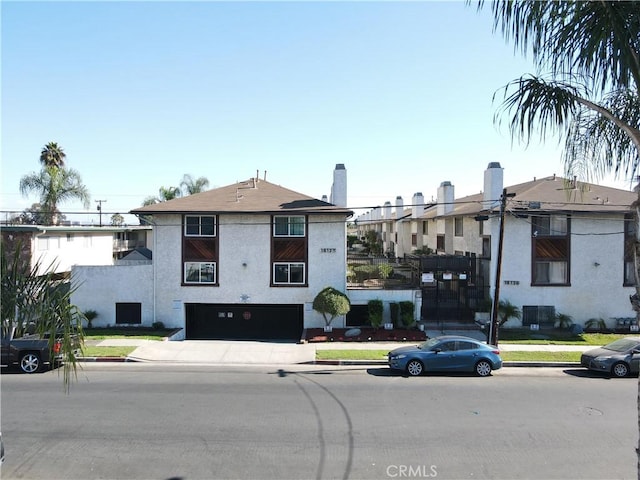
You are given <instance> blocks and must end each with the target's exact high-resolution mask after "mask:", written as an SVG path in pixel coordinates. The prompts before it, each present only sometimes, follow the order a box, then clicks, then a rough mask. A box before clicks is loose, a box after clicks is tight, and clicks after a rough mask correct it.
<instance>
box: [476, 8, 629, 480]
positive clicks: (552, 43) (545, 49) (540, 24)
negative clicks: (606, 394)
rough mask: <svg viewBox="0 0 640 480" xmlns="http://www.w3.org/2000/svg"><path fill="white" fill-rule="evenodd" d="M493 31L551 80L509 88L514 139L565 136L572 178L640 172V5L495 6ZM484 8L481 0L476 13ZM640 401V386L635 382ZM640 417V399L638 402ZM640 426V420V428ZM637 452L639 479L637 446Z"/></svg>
mask: <svg viewBox="0 0 640 480" xmlns="http://www.w3.org/2000/svg"><path fill="white" fill-rule="evenodd" d="M490 5H491V10H492V12H493V17H494V29H500V30H501V31H502V34H503V35H504V36H505V38H506V39H507V40H511V41H513V43H514V47H515V48H516V49H521V50H522V51H523V52H525V53H526V52H529V51H530V52H531V53H532V54H533V59H534V61H535V63H536V64H537V67H538V68H539V69H540V70H541V71H546V72H548V78H543V77H540V76H535V75H527V76H523V77H521V78H520V79H517V80H514V81H512V82H510V83H509V84H507V85H506V86H505V87H504V90H503V91H504V99H503V103H502V107H501V108H500V109H499V111H498V113H497V115H496V121H497V122H498V123H499V119H500V117H501V116H502V115H503V114H505V113H506V114H507V115H508V117H510V121H509V127H510V130H511V134H512V136H513V137H514V138H516V139H519V140H521V141H524V142H525V143H527V142H528V141H529V139H530V138H531V136H532V135H533V134H534V132H536V131H537V132H538V134H539V135H540V138H541V139H543V140H544V138H545V137H546V135H547V134H559V135H560V137H561V138H564V141H565V148H564V152H563V161H564V164H565V171H566V174H567V175H566V176H567V178H572V177H573V175H574V174H575V175H576V176H580V179H585V180H589V176H590V175H592V174H593V175H595V176H601V175H602V174H604V173H610V172H613V173H614V174H615V175H616V176H625V177H627V178H635V177H636V176H637V174H638V169H639V168H640V34H639V32H640V7H639V6H638V3H637V2H625V1H604V0H602V1H597V2H596V1H589V2H585V1H580V0H565V1H547V2H541V1H537V0H519V1H517V2H515V1H509V0H496V1H494V2H491V3H490ZM483 6H484V1H483V0H480V3H479V4H478V8H482V7H483ZM637 192H638V201H636V202H634V204H633V206H632V207H633V209H634V217H635V218H634V220H635V231H636V240H635V245H634V253H635V263H636V265H635V266H636V268H635V272H636V282H635V283H636V293H635V295H634V296H633V297H632V299H631V300H632V301H631V304H632V308H633V309H634V310H635V312H636V315H637V316H638V317H639V318H640V271H639V270H640V188H638V189H637ZM638 398H639V399H640V380H639V383H638ZM638 418H639V419H640V401H638ZM639 428H640V422H639ZM638 447H639V448H637V449H636V452H637V471H638V478H640V441H639V444H638Z"/></svg>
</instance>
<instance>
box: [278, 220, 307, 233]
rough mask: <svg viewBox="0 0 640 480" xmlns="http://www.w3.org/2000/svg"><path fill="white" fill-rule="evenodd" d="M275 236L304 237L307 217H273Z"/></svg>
mask: <svg viewBox="0 0 640 480" xmlns="http://www.w3.org/2000/svg"><path fill="white" fill-rule="evenodd" d="M273 235H274V236H275V237H304V236H305V217H303V216H299V217H273Z"/></svg>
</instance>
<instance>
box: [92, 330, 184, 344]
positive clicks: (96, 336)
mask: <svg viewBox="0 0 640 480" xmlns="http://www.w3.org/2000/svg"><path fill="white" fill-rule="evenodd" d="M171 332H172V330H167V329H154V328H85V329H83V333H84V339H85V341H86V340H106V339H110V338H131V337H135V338H136V339H140V340H162V339H163V338H165V337H168V336H169V335H171Z"/></svg>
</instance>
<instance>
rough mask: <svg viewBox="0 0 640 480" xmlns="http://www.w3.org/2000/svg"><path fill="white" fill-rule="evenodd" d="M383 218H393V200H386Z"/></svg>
mask: <svg viewBox="0 0 640 480" xmlns="http://www.w3.org/2000/svg"><path fill="white" fill-rule="evenodd" d="M383 218H384V219H385V220H391V202H384V213H383Z"/></svg>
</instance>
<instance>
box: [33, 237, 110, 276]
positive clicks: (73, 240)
mask: <svg viewBox="0 0 640 480" xmlns="http://www.w3.org/2000/svg"><path fill="white" fill-rule="evenodd" d="M32 248H33V250H32V259H33V264H34V265H35V262H39V263H40V267H41V269H42V272H44V271H45V270H47V269H48V267H49V266H50V265H52V264H55V267H56V268H55V271H56V272H69V271H71V267H72V266H73V265H112V264H113V234H112V233H111V232H104V233H103V232H92V233H88V232H87V233H75V232H73V233H70V232H55V231H51V232H46V233H44V234H42V235H36V236H35V237H34V242H33V246H32Z"/></svg>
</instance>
